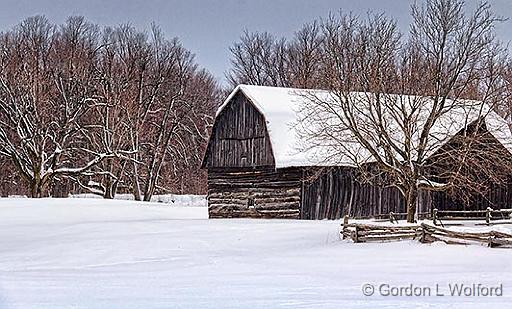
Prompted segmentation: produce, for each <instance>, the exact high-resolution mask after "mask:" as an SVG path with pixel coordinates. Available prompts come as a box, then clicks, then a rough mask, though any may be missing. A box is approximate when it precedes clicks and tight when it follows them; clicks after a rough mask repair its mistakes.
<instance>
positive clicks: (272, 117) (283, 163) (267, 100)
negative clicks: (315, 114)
mask: <svg viewBox="0 0 512 309" xmlns="http://www.w3.org/2000/svg"><path fill="white" fill-rule="evenodd" d="M238 92H242V93H243V94H244V95H245V96H246V97H247V98H248V100H249V101H250V102H251V103H252V104H253V105H254V106H255V107H256V109H257V110H258V111H259V112H260V113H261V114H262V115H263V116H264V118H265V121H266V125H267V130H268V132H269V137H270V140H271V144H272V150H273V154H274V158H275V164H276V168H283V167H292V166H318V165H351V164H352V162H353V160H352V158H350V159H349V158H337V160H336V162H333V161H332V159H329V158H330V156H329V150H328V149H322V148H321V147H315V148H310V149H308V150H304V149H306V148H308V147H304V145H307V144H308V142H309V141H307V140H304V137H302V135H301V134H298V131H297V130H298V128H297V126H296V125H297V123H298V122H299V119H300V115H299V113H300V110H301V107H302V105H303V103H304V102H305V100H308V98H311V97H315V98H320V99H321V100H336V96H334V95H333V94H332V93H330V92H328V91H326V90H314V89H294V88H282V87H267V86H252V85H239V86H237V87H236V88H235V89H234V90H233V91H232V92H231V94H230V95H229V96H228V97H227V99H226V100H225V101H224V103H223V104H222V105H221V106H220V107H219V109H218V110H217V115H219V114H220V113H221V112H222V111H223V109H224V108H225V107H226V106H227V105H228V104H229V103H230V101H231V99H232V98H233V97H234V96H235V94H237V93H238ZM352 95H355V96H357V95H366V94H363V93H353V94H352ZM397 97H398V96H397ZM404 97H405V98H407V96H400V98H401V99H403V98H404ZM410 98H414V97H412V96H410ZM473 102H474V101H473ZM426 105H428V104H426ZM462 106H464V107H461V108H454V109H452V110H450V111H448V112H447V113H446V115H445V116H443V117H441V118H440V119H439V121H437V123H436V125H435V126H434V127H433V128H432V131H431V133H432V134H433V135H434V138H432V139H431V140H432V143H437V144H435V145H431V146H432V147H430V152H431V153H433V152H434V151H435V150H436V149H438V148H439V147H440V146H442V144H444V143H445V142H446V137H450V136H453V135H455V134H457V132H459V131H460V130H461V129H463V128H464V127H466V126H467V125H469V124H470V123H472V122H474V121H476V120H477V119H478V118H479V117H480V116H481V115H482V113H481V112H480V109H478V110H476V108H471V107H467V106H466V105H462ZM469 106H470V105H469ZM478 106H480V107H481V106H482V104H478ZM424 112H426V113H427V114H428V106H426V107H425V110H424ZM485 115H486V116H485V118H484V119H485V124H486V127H487V130H488V131H489V132H490V133H491V134H492V135H493V136H494V137H495V138H496V139H497V140H498V141H499V142H500V143H502V144H503V145H504V146H505V147H506V148H507V149H508V150H509V151H510V152H511V153H512V133H511V131H510V129H509V127H508V124H507V123H506V121H505V120H504V119H503V118H502V117H500V116H499V115H498V114H496V113H495V112H494V111H491V110H488V111H486V112H485ZM325 116H326V117H327V118H328V117H329V115H325ZM327 118H326V121H330V120H329V119H327ZM420 118H421V117H420ZM331 120H332V119H331ZM390 131H391V134H392V137H393V138H394V139H395V140H397V141H399V140H400V139H401V138H402V137H403V136H401V135H403V133H400V130H390ZM436 135H438V136H440V137H441V136H443V137H444V138H439V139H436V138H435V136H436ZM436 141H437V142H436ZM326 148H328V147H326ZM352 151H353V153H354V154H355V155H356V156H358V158H359V159H360V162H365V161H367V162H369V161H373V160H372V158H371V156H370V155H369V154H368V152H367V151H366V150H365V149H363V147H362V146H360V145H354V147H353V150H352Z"/></svg>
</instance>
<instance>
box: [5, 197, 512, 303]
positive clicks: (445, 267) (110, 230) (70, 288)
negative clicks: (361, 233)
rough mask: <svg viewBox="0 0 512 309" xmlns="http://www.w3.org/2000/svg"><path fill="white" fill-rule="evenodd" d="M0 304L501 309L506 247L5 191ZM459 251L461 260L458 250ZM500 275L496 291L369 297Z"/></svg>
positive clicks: (511, 296)
mask: <svg viewBox="0 0 512 309" xmlns="http://www.w3.org/2000/svg"><path fill="white" fill-rule="evenodd" d="M0 218H1V220H0V235H1V236H0V248H1V250H0V308H10V309H16V308H52V309H53V308H127V309H131V308H341V307H350V308H411V307H415V308H443V307H445V308H448V307H449V308H453V307H459V308H482V306H484V305H485V307H486V308H506V307H508V306H509V305H510V303H511V301H512V276H511V275H510V269H512V259H511V258H510V254H511V253H510V252H511V251H510V250H500V249H489V248H485V247H480V246H467V247H465V246H449V245H443V244H433V245H423V244H419V243H417V242H415V241H405V242H396V243H384V244H379V243H376V244H353V243H351V242H349V241H341V240H340V239H339V236H338V231H339V226H340V223H341V222H339V221H296V220H251V219H227V220H222V219H217V220H207V219H206V218H207V209H206V208H205V207H179V206H177V207H168V206H163V205H162V204H158V203H141V202H131V201H116V200H113V201H112V200H111V201H106V200H102V199H94V200H92V199H40V200H33V199H0ZM461 257H463V258H461ZM457 282H463V283H477V284H478V283H482V284H488V285H496V284H500V283H502V284H503V289H504V291H503V296H502V297H493V298H485V297H457V298H453V297H407V296H402V297H385V296H371V297H367V296H364V295H363V294H362V292H361V288H362V285H363V284H365V283H369V284H373V285H375V286H378V285H379V284H382V283H388V284H391V285H406V284H411V283H412V284H415V285H428V286H432V285H435V284H436V283H439V284H441V285H442V286H443V287H445V285H446V284H448V283H457Z"/></svg>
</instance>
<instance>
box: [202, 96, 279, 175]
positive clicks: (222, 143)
mask: <svg viewBox="0 0 512 309" xmlns="http://www.w3.org/2000/svg"><path fill="white" fill-rule="evenodd" d="M274 165H275V163H274V156H273V154H272V146H271V145H270V138H269V136H268V132H267V126H266V124H265V118H264V117H263V115H261V113H260V112H259V111H258V110H257V109H256V108H255V107H254V106H253V105H252V104H251V103H250V102H248V99H247V98H246V97H245V96H244V95H243V94H242V93H241V92H239V93H237V94H236V95H235V96H234V97H233V98H232V99H231V102H230V103H229V105H228V106H226V107H225V108H224V109H223V110H222V112H221V113H220V115H218V116H217V118H216V119H215V124H214V126H213V129H212V134H211V137H210V140H209V142H208V148H207V152H206V157H205V161H204V162H203V167H206V168H216V167H223V168H225V167H269V166H274Z"/></svg>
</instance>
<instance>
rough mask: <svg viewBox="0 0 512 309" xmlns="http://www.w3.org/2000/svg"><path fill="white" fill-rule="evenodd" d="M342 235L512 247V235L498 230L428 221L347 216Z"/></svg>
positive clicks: (370, 239) (361, 239)
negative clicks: (363, 220) (392, 222)
mask: <svg viewBox="0 0 512 309" xmlns="http://www.w3.org/2000/svg"><path fill="white" fill-rule="evenodd" d="M341 235H342V238H343V239H347V238H350V239H351V240H352V241H353V242H355V243H361V242H387V241H398V240H404V239H418V240H419V241H420V242H422V243H432V242H434V241H442V242H445V243H447V244H463V245H467V244H471V243H474V242H477V243H483V244H487V245H488V246H489V247H502V246H506V247H511V248H512V234H507V233H503V232H498V231H489V232H457V231H452V230H448V229H444V228H440V227H437V226H432V225H428V224H426V223H422V224H421V225H405V226H385V225H373V224H360V223H352V224H350V223H348V220H347V218H345V220H344V222H343V225H342V230H341Z"/></svg>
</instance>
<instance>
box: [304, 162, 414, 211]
mask: <svg viewBox="0 0 512 309" xmlns="http://www.w3.org/2000/svg"><path fill="white" fill-rule="evenodd" d="M389 212H405V203H404V201H403V198H402V196H401V194H400V192H399V191H398V190H397V189H396V188H392V187H385V188H383V187H379V186H375V185H371V184H362V183H360V182H358V181H357V180H356V178H355V176H354V169H352V168H349V167H333V168H329V169H328V170H327V171H325V172H323V173H322V174H321V175H320V176H319V177H316V178H314V180H312V181H309V182H308V183H307V184H305V185H304V194H303V202H302V205H301V218H302V219H339V218H342V217H343V216H344V215H349V216H350V217H356V218H357V217H371V216H374V215H377V214H388V213H389Z"/></svg>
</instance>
